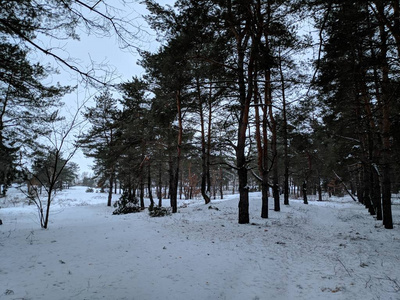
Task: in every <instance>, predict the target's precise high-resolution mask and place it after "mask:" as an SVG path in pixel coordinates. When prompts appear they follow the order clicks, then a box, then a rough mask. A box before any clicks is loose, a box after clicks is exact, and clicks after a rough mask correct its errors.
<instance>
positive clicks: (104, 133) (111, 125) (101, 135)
mask: <svg viewBox="0 0 400 300" xmlns="http://www.w3.org/2000/svg"><path fill="white" fill-rule="evenodd" d="M95 101H96V106H95V107H89V108H86V110H85V112H84V113H83V115H84V118H85V119H86V120H87V121H89V123H90V124H91V127H90V129H89V130H88V131H87V133H85V134H82V135H81V136H80V138H79V141H78V143H79V145H80V147H82V149H83V153H84V155H85V156H87V157H92V158H94V159H95V164H96V169H95V171H96V174H95V175H96V176H97V177H99V178H100V181H101V186H105V184H106V181H107V182H108V188H109V190H108V200H107V206H111V200H112V193H113V187H114V184H115V176H116V167H117V161H118V158H119V156H120V153H119V152H117V151H116V149H117V140H118V132H119V129H118V125H117V124H118V123H117V120H118V117H119V114H120V111H119V109H118V108H117V100H116V99H114V98H113V97H112V95H111V92H110V91H105V92H103V93H102V94H100V95H99V96H97V97H95Z"/></svg>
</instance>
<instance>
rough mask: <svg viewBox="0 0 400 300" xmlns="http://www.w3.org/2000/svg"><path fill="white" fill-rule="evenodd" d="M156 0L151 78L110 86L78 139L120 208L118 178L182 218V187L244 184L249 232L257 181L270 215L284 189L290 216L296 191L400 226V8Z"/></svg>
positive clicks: (146, 59)
mask: <svg viewBox="0 0 400 300" xmlns="http://www.w3.org/2000/svg"><path fill="white" fill-rule="evenodd" d="M27 2H30V1H27ZM72 2H74V1H72ZM77 2H79V3H80V2H81V1H77ZM101 2H104V1H101ZM11 3H14V1H11ZM82 3H83V2H82ZM144 3H145V4H146V6H147V9H148V10H149V12H150V13H149V14H148V15H147V17H146V20H147V22H148V23H149V25H150V26H151V27H152V29H153V30H154V31H155V32H156V33H157V36H158V39H159V40H160V42H161V46H160V47H159V49H158V50H157V51H155V52H154V53H152V52H148V51H140V55H141V59H140V62H139V63H140V65H141V66H142V67H143V69H144V75H143V76H142V77H141V78H138V77H133V78H132V80H130V81H127V82H124V83H122V84H120V85H119V86H118V87H116V89H115V90H114V89H111V88H108V89H106V90H105V91H103V92H102V93H100V94H99V95H98V96H97V97H96V98H95V100H96V101H95V102H96V103H95V106H93V107H89V108H86V109H85V111H84V118H85V119H86V120H88V121H89V122H90V123H91V127H90V129H89V130H88V131H87V132H86V133H84V134H82V135H81V136H80V137H79V139H78V141H77V145H79V147H82V149H83V150H84V152H85V154H86V155H87V156H90V157H93V158H94V160H95V173H96V175H97V178H98V180H99V183H100V184H101V185H103V186H108V187H109V191H110V193H109V198H108V205H111V193H112V191H113V189H114V188H115V186H116V183H117V182H118V183H119V184H120V185H121V187H122V189H123V191H124V195H125V196H126V197H128V198H131V199H133V198H134V197H135V196H136V194H138V195H139V200H140V206H141V207H143V208H144V200H143V198H144V194H145V190H147V194H148V196H149V198H150V202H151V205H152V206H154V205H156V204H155V201H154V198H158V205H159V206H161V205H162V190H163V189H164V190H167V191H168V196H169V197H168V198H169V199H170V206H171V207H172V211H173V212H176V211H177V199H178V197H179V194H180V191H179V189H183V188H185V189H186V193H187V195H186V196H187V197H190V196H191V195H192V194H193V193H194V192H195V191H198V192H199V193H200V194H201V195H202V197H203V199H204V202H205V203H209V202H210V201H211V197H212V190H214V191H215V190H216V187H218V189H219V190H221V191H222V190H223V186H225V185H227V184H228V183H227V182H228V181H231V182H232V181H236V183H237V185H238V192H239V205H238V222H239V223H241V224H245V223H249V222H250V216H249V190H250V186H252V185H253V182H256V184H255V185H256V186H257V187H258V188H259V190H261V192H262V199H261V201H262V209H261V217H262V218H268V214H269V211H268V206H269V203H268V201H269V196H270V192H271V196H272V199H273V207H274V210H275V211H279V210H280V204H281V202H283V204H284V205H288V204H289V195H290V193H291V192H292V193H293V190H292V191H291V189H293V187H296V192H298V191H300V193H301V195H302V197H303V201H304V203H305V204H306V203H308V199H307V195H310V193H316V194H317V195H318V199H319V200H322V193H323V192H324V191H325V192H329V193H332V192H335V191H337V190H341V191H344V192H346V193H349V194H350V195H351V196H352V197H353V198H354V199H355V200H357V201H359V202H361V203H362V204H364V205H365V206H366V208H367V209H368V210H369V212H370V213H371V214H372V215H376V218H377V219H378V220H382V221H383V225H384V226H385V228H388V229H390V228H393V220H392V213H391V200H392V199H391V197H392V194H394V193H397V192H398V187H399V181H398V178H399V176H398V173H397V170H398V161H399V160H398V159H396V158H397V157H398V155H399V147H398V144H399V137H400V136H399V134H398V132H397V131H396V125H397V123H398V122H399V121H400V118H399V111H398V109H399V105H398V104H399V103H398V86H399V78H398V69H399V55H400V21H399V20H400V19H399V16H400V12H399V4H398V1H382V0H376V1H361V0H359V1H334V0H329V1H327V0H325V1H323V0H291V1H279V0H274V1H261V0H252V1H244V0H236V1H233V0H213V1H203V0H200V1H188V0H179V1H176V2H175V3H174V6H173V7H171V6H165V7H163V6H160V5H159V4H157V2H156V1H151V0H150V1H144ZM93 9H97V8H96V7H93ZM2 24H3V23H2ZM2 32H3V31H2ZM128 41H129V40H128ZM131 43H133V42H131ZM10 60H14V58H12V59H11V58H10ZM28 64H29V62H28ZM80 74H82V72H81V73H80ZM4 82H5V81H3V83H4ZM3 83H2V85H3ZM8 86H10V83H7V84H4V89H3V90H4V91H6V87H8ZM16 90H18V89H16ZM58 92H59V93H61V92H67V91H66V90H65V88H64V90H58ZM58 96H60V95H58ZM33 98H37V95H36V96H35V97H33ZM2 99H3V98H2ZM4 99H8V98H4ZM42 99H43V98H42ZM2 101H3V100H2ZM30 101H31V100H30ZM30 101H29V102H30ZM2 103H3V102H2ZM44 103H49V102H48V101H44ZM21 105H22V104H21ZM22 106H23V105H22ZM5 107H6V106H5V105H4V106H3V107H2V108H3V110H5ZM52 107H54V106H52ZM50 117H53V118H55V115H51V116H50ZM4 120H7V119H4ZM0 124H1V123H0ZM0 129H1V127H0ZM1 132H4V131H3V130H2V131H1ZM2 135H3V136H4V134H3V133H2ZM3 140H4V138H3ZM1 145H2V147H3V148H2V149H5V150H2V151H8V150H6V149H9V151H10V153H12V151H11V150H10V149H11V147H10V146H11V144H10V143H8V142H3V141H2V143H1ZM7 147H8V148H7ZM18 151H20V148H17V147H16V148H15V151H14V152H13V153H18ZM2 157H3V156H2ZM4 157H7V156H4ZM8 157H9V159H7V161H8V162H13V163H15V161H16V157H15V156H14V157H12V155H11V154H10V155H8ZM6 165H7V163H5V164H4V166H6ZM2 170H6V168H5V167H4V168H3V167H2ZM2 172H3V173H2V174H6V173H7V172H5V171H2ZM11 173H12V172H9V174H11ZM7 176H9V175H7ZM7 176H6V175H2V177H4V178H6V177H7ZM165 187H167V188H165ZM154 190H155V191H156V195H154V196H153V194H152V193H153V191H154ZM191 193H192V194H191ZM221 193H222V192H221ZM281 198H283V201H281V200H282V199H281Z"/></svg>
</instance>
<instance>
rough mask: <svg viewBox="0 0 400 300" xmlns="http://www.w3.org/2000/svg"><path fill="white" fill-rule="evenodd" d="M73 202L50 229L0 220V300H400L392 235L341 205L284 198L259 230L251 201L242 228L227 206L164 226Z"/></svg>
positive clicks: (15, 217) (22, 216) (398, 245)
mask: <svg viewBox="0 0 400 300" xmlns="http://www.w3.org/2000/svg"><path fill="white" fill-rule="evenodd" d="M71 197H74V196H71ZM82 197H88V195H84V194H82ZM82 201H83V200H82ZM83 202H84V203H85V204H90V205H86V206H81V205H78V206H73V205H72V206H67V207H65V206H64V207H61V206H58V207H55V208H54V214H53V215H52V218H51V221H52V222H51V224H50V229H49V230H40V229H39V228H38V225H37V224H36V223H35V222H34V221H33V220H34V217H35V215H34V214H33V213H32V208H29V207H24V208H6V209H1V210H0V213H1V218H2V219H3V221H4V225H2V226H1V227H0V249H1V261H0V299H1V300H3V299H7V300H8V299H60V300H61V299H138V300H147V299H148V300H153V299H178V300H180V299H185V300H190V299H193V300H197V299H199V300H200V299H201V300H203V299H227V300H231V299H233V300H235V299H238V300H239V299H250V300H256V299H258V300H261V299H307V300H312V299H363V300H366V299H400V287H399V285H398V284H399V283H400V264H399V261H400V234H399V232H400V230H399V228H398V227H399V225H397V226H396V228H395V229H394V230H384V229H383V228H382V227H381V226H380V222H376V221H374V220H373V219H372V217H371V216H369V215H368V213H367V211H366V210H365V209H364V208H363V207H362V206H361V205H359V204H357V203H353V202H352V201H351V200H349V201H345V200H343V199H342V200H337V201H336V200H335V201H333V200H332V201H326V202H314V201H311V202H310V204H309V205H307V206H306V205H303V204H302V203H301V201H296V200H292V201H291V204H290V206H283V207H282V211H281V212H279V213H276V212H273V211H272V210H271V211H270V218H269V219H267V220H265V219H261V218H259V217H258V216H259V212H260V203H259V202H260V200H259V194H257V193H255V194H252V197H251V202H250V210H251V222H253V224H252V225H250V224H249V225H239V224H237V223H236V217H237V199H236V198H235V197H231V198H230V200H228V201H215V202H213V203H212V206H213V207H214V208H218V210H216V209H209V208H208V206H205V205H200V204H191V205H189V206H188V207H187V208H181V209H180V211H179V213H177V214H175V215H173V216H169V217H164V218H150V217H149V216H148V214H147V213H145V212H142V213H139V214H130V215H124V216H112V215H111V212H112V210H113V209H112V208H107V207H104V206H103V205H99V204H91V200H90V199H87V200H85V201H83ZM77 203H80V202H79V201H77ZM394 209H398V206H394ZM394 212H395V218H397V220H399V217H400V214H399V211H398V210H394Z"/></svg>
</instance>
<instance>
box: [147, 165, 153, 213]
mask: <svg viewBox="0 0 400 300" xmlns="http://www.w3.org/2000/svg"><path fill="white" fill-rule="evenodd" d="M147 189H148V191H149V199H150V207H151V209H153V207H154V200H153V193H152V187H151V168H150V161H148V165H147Z"/></svg>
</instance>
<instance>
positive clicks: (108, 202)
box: [107, 166, 115, 206]
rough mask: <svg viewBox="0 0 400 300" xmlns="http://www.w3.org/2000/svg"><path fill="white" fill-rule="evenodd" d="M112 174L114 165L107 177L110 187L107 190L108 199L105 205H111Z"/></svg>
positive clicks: (113, 173)
mask: <svg viewBox="0 0 400 300" xmlns="http://www.w3.org/2000/svg"><path fill="white" fill-rule="evenodd" d="M114 176H115V171H114V166H112V167H111V173H110V178H109V181H108V182H109V185H110V188H109V190H108V199H107V206H111V202H112V193H113V186H114Z"/></svg>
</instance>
